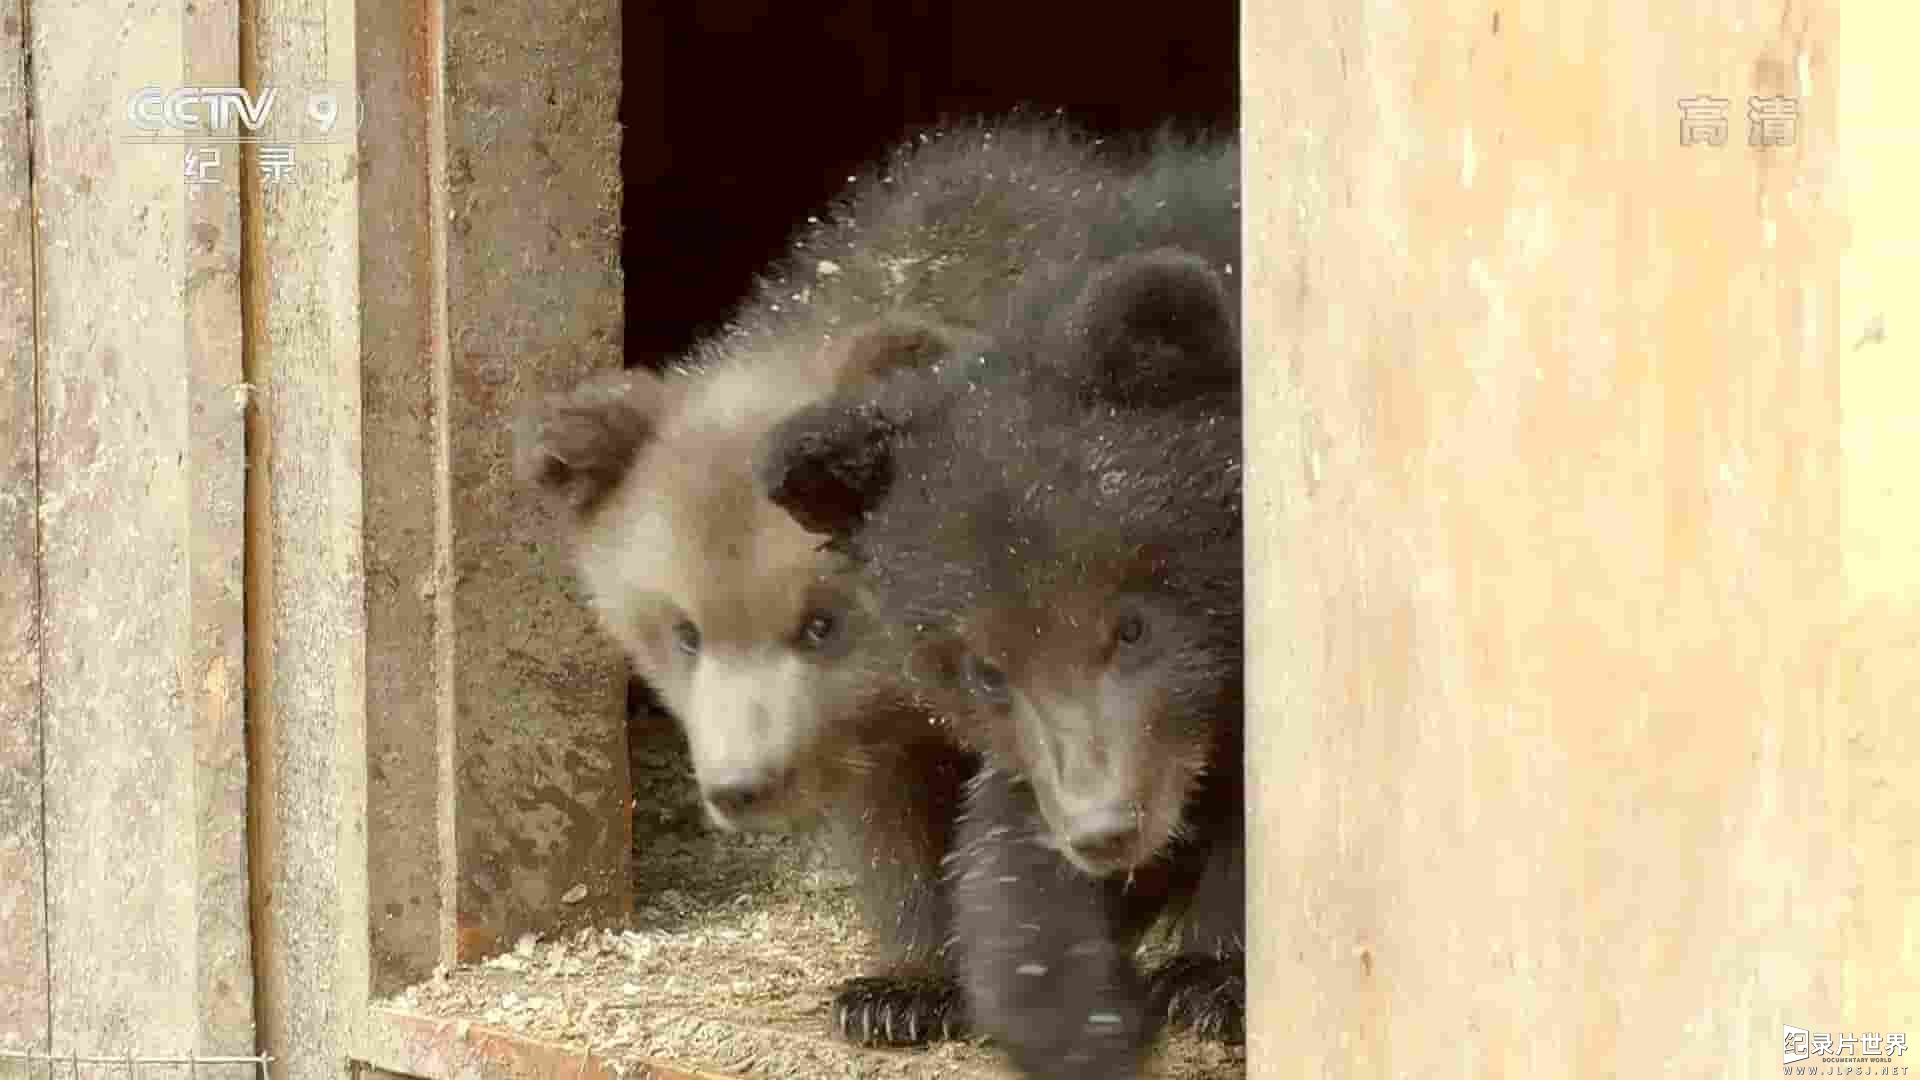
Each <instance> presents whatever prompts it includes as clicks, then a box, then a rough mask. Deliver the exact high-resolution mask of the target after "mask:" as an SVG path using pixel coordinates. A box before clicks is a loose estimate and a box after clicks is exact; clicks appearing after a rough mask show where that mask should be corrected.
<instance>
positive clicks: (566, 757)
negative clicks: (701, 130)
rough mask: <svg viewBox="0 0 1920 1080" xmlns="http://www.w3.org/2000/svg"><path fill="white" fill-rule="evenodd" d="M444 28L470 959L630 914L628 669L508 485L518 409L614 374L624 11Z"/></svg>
mask: <svg viewBox="0 0 1920 1080" xmlns="http://www.w3.org/2000/svg"><path fill="white" fill-rule="evenodd" d="M444 19H445V22H444V24H443V25H444V33H445V38H444V40H445V49H446V52H445V60H444V68H443V71H444V78H445V84H444V99H443V101H442V102H441V103H440V105H441V108H442V113H441V115H443V116H444V119H445V128H444V137H445V143H444V146H445V150H446V158H445V162H446V164H445V185H446V186H445V194H446V214H445V215H444V220H445V221H446V223H447V225H446V228H447V232H446V234H445V245H446V246H445V254H446V283H445V289H446V292H445V303H446V312H447V325H448V327H449V330H448V331H447V335H446V340H445V359H444V361H443V363H444V365H445V367H444V370H445V371H446V390H445V393H446V399H445V410H446V411H445V414H444V416H445V421H444V422H445V434H444V438H445V440H446V447H447V450H446V466H445V477H444V481H443V482H444V484H445V488H444V491H445V495H444V498H445V500H446V507H447V508H446V519H445V533H444V542H445V543H446V544H447V545H448V547H447V552H446V562H445V576H444V577H443V578H442V579H441V580H440V581H439V583H438V588H440V589H441V590H442V591H443V594H444V595H446V599H447V604H448V606H447V608H446V618H448V619H449V620H450V622H449V623H448V624H447V625H446V628H445V629H444V630H443V634H445V635H446V637H445V640H446V649H445V653H444V655H443V661H444V662H445V663H446V664H447V665H449V667H448V669H447V672H448V674H447V680H448V681H447V684H446V692H447V693H448V694H449V695H450V700H449V701H448V703H447V706H446V707H447V708H449V710H450V712H449V713H448V715H449V716H450V718H451V723H452V732H453V739H452V742H451V760H450V761H448V762H447V763H446V764H445V765H444V766H443V767H445V768H447V769H448V773H447V775H448V776H449V777H450V778H451V782H452V785H453V786H452V789H451V794H452V805H451V811H452V815H453V821H452V825H453V828H452V835H453V843H454V845H455V849H456V851H457V860H458V865H457V880H456V881H455V882H454V883H453V889H454V892H455V894H456V895H455V907H456V911H457V923H458V926H457V934H458V952H459V956H460V957H461V958H463V959H465V958H470V957H474V956H477V955H480V954H483V953H485V952H488V951H490V950H493V949H496V948H499V947H504V946H506V945H509V944H511V942H512V940H513V938H514V937H515V936H517V935H518V934H520V933H522V932H525V931H528V930H542V931H546V930H558V929H564V928H566V927H569V926H572V925H576V924H581V923H586V922H591V921H600V920H605V919H608V918H618V917H621V916H623V915H625V914H626V913H627V911H628V910H629V908H630V905H631V881H630V862H631V858H632V855H631V850H630V849H631V847H632V840H631V818H630V815H629V813H628V804H629V801H630V799H631V790H630V785H629V781H628V776H627V756H626V723H625V702H626V689H625V688H626V675H625V666H624V663H623V662H622V660H621V659H620V656H619V654H618V652H617V651H616V650H615V649H614V648H613V647H612V646H611V645H610V644H609V642H608V640H607V639H606V638H605V636H604V635H602V634H601V633H600V631H599V629H598V628H597V627H596V626H595V625H594V624H593V621H592V618H591V616H590V615H589V613H588V612H587V611H586V609H585V607H584V605H582V604H581V602H580V601H579V599H578V598H577V596H575V595H574V590H573V588H572V585H571V577H570V573H569V570H568V568H567V566H566V564H565V561H564V557H563V555H562V553H561V552H560V550H559V546H558V545H557V544H554V543H552V542H551V541H552V539H553V537H554V536H555V535H556V533H555V532H554V530H553V528H552V523H551V521H550V520H549V518H548V515H547V514H546V513H544V512H542V511H541V509H540V508H539V507H538V506H537V505H535V501H534V500H531V499H529V498H528V497H527V495H526V493H525V492H523V491H521V490H519V489H518V487H517V485H516V484H515V482H514V479H513V476H512V470H511V469H510V468H509V467H508V461H509V455H510V453H511V431H510V428H511V424H510V420H511V416H512V414H513V412H514V411H515V410H516V409H517V408H518V407H519V405H520V403H521V402H522V401H524V400H525V399H526V398H527V397H529V396H530V395H537V394H540V393H543V392H545V391H547V390H551V389H556V388H559V387H564V386H568V385H571V384H572V383H573V382H575V381H577V380H578V379H580V378H581V377H583V376H585V375H587V374H589V373H590V372H593V371H597V370H604V369H608V368H616V367H618V366H619V365H620V361H621V353H622V339H623V338H622V335H623V328H622V317H621V312H622V293H621V289H622V284H621V282H622V279H621V271H620V261H619V251H620V249H619V227H620V192H621V187H620V173H619V165H620V156H619V150H620V128H619V118H618V112H619V102H620V5H619V4H618V3H617V2H615V0H584V2H582V3H576V4H569V5H561V6H555V5H551V4H538V3H507V4H495V5H492V6H489V7H486V8H484V9H482V8H477V7H462V6H456V5H446V7H445V10H444ZM576 890H577V891H576ZM569 894H572V895H571V896H569Z"/></svg>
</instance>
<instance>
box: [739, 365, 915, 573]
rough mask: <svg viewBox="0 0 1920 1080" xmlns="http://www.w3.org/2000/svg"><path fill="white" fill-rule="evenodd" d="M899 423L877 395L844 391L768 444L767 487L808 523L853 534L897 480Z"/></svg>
mask: <svg viewBox="0 0 1920 1080" xmlns="http://www.w3.org/2000/svg"><path fill="white" fill-rule="evenodd" d="M900 431H901V428H900V426H899V425H898V424H897V423H896V422H895V420H894V419H893V418H892V417H891V416H889V415H888V412H887V410H886V408H885V407H884V406H882V405H881V404H880V403H878V402H875V401H870V400H858V399H849V398H837V399H831V400H828V401H826V402H823V403H821V404H818V405H814V406H812V407H811V408H807V409H803V410H801V411H800V412H798V413H795V414H794V415H792V416H790V417H788V418H787V419H786V420H785V421H783V422H781V423H780V425H779V426H777V427H775V428H774V429H773V431H772V432H770V433H769V434H768V436H767V440H766V442H765V443H764V444H763V445H762V449H761V458H760V462H759V467H758V479H759V482H760V489H761V491H763V492H765V493H766V496H767V498H769V499H771V500H772V501H773V503H774V504H775V505H776V506H779V507H780V508H781V509H783V510H785V511H786V512H787V513H789V514H791V515H793V519H794V520H795V521H796V522H799V524H800V527H801V528H803V529H805V530H807V531H808V532H811V533H820V534H822V535H825V536H827V537H830V538H832V539H834V540H836V541H843V540H846V539H848V538H849V537H851V536H852V535H853V534H854V533H856V532H858V531H859V529H860V526H861V524H862V523H863V522H864V521H865V520H866V516H867V514H868V513H870V512H872V510H873V509H874V508H875V507H877V506H879V505H880V503H881V501H882V500H884V499H885V498H886V497H887V492H888V490H889V489H890V488H891V487H892V486H893V468H894V463H893V450H894V440H895V439H896V438H898V437H899V435H900Z"/></svg>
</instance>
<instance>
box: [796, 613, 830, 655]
mask: <svg viewBox="0 0 1920 1080" xmlns="http://www.w3.org/2000/svg"><path fill="white" fill-rule="evenodd" d="M839 631H840V620H839V619H836V618H834V617H833V613H832V612H830V611H815V612H812V613H810V614H808V615H807V618H806V620H805V621H804V622H802V623H801V624H800V643H801V644H802V645H806V646H808V647H810V648H816V649H817V648H819V647H820V646H822V645H825V644H826V643H827V642H829V641H832V640H833V636H834V635H835V634H836V633H839Z"/></svg>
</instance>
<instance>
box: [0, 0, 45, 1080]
mask: <svg viewBox="0 0 1920 1080" xmlns="http://www.w3.org/2000/svg"><path fill="white" fill-rule="evenodd" d="M26 30H27V28H26V8H25V5H24V3H23V2H21V0H8V2H6V3H5V4H4V6H3V7H0V566H5V567H7V568H8V569H7V571H6V572H5V573H0V986H4V987H6V988H7V990H6V992H5V993H0V1048H4V1049H13V1050H25V1049H34V1050H40V1051H45V1050H46V1049H47V1038H48V1031H47V924H46V903H45V902H46V887H47V882H46V859H45V838H44V837H43V836H42V833H41V828H40V826H41V809H42V804H41V798H42V795H41V775H40V762H41V756H40V755H41V744H40V733H41V725H40V550H39V542H38V539H37V532H38V530H37V526H36V515H35V507H36V503H37V501H38V486H39V469H38V465H37V459H38V457H39V439H38V433H39V424H38V422H37V417H36V409H35V407H34V401H35V398H36V396H37V394H36V389H35V387H36V383H37V380H36V378H35V369H36V367H37V366H38V365H37V364H36V362H35V355H34V297H35V295H36V289H35V286H34V244H33V186H32V185H33V158H32V144H31V141H30V139H29V135H28V117H27V101H28V96H27V43H26Z"/></svg>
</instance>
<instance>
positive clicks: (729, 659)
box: [519, 122, 1130, 1043]
mask: <svg viewBox="0 0 1920 1080" xmlns="http://www.w3.org/2000/svg"><path fill="white" fill-rule="evenodd" d="M1123 176H1124V173H1123V172H1122V171H1120V167H1119V166H1118V165H1115V164H1113V163H1111V162H1110V161H1108V160H1107V157H1106V155H1105V154H1104V153H1098V152H1096V148H1095V147H1094V145H1093V144H1092V143H1091V142H1089V141H1088V140H1086V139H1082V138H1077V137H1075V136H1073V135H1072V134H1071V133H1070V132H1068V131H1065V130H1063V129H1062V128H1060V127H1059V126H1057V125H1054V124H1050V123H1044V122H1043V123H1020V124H1012V125H995V126H983V127H964V128H958V129H954V130H951V131H947V132H945V133H942V134H938V135H934V136H930V137H925V138H921V139H917V140H915V141H914V142H913V143H911V144H910V145H909V146H907V147H905V148H904V149H902V150H901V151H900V152H899V153H897V154H895V155H894V156H893V157H892V158H891V159H890V160H889V161H888V162H886V164H885V166H884V168H883V169H881V170H878V171H877V172H876V173H875V174H873V175H870V176H868V177H866V178H865V179H863V180H861V181H860V182H858V183H856V184H855V185H854V186H853V187H852V188H851V189H850V190H849V192H848V194H847V196H846V197H845V198H844V199H842V200H841V201H840V202H839V203H837V204H836V205H835V207H834V208H833V209H832V211H831V212H829V213H828V214H826V215H823V220H822V221H821V222H819V223H817V224H816V225H815V226H814V227H812V228H810V229H808V230H806V231H804V232H803V233H802V234H801V235H800V236H799V238H798V239H797V241H796V243H795V246H794V250H793V252H792V254H791V256H790V257H789V258H788V259H786V260H784V261H783V262H782V264H780V265H779V266H777V267H775V268H773V269H772V270H771V271H770V272H769V273H768V274H767V275H766V276H765V278H764V279H763V280H762V281H761V282H760V283H759V286H758V288H757V289H756V291H755V293H754V295H753V297H752V298H751V299H750V300H749V302H748V303H747V304H746V305H745V306H744V307H743V309H742V310H741V312H740V313H739V315H738V316H737V318H736V319H735V320H734V322H733V325H732V326H731V327H730V329H729V331H728V332H727V333H725V334H723V335H720V336H719V337H717V338H715V339H714V340H712V341H709V342H707V343H705V344H703V345H702V346H701V347H700V348H699V349H698V350H697V351H696V355H694V356H692V357H689V358H687V360H686V362H685V363H684V364H682V365H679V366H677V367H675V368H674V369H673V370H671V371H669V372H668V373H667V374H666V375H664V376H656V375H653V374H651V373H649V372H647V371H642V370H636V371H630V372H624V373H621V374H619V375H614V376H608V377H603V378H600V379H596V380H592V381H590V382H588V383H586V384H585V385H582V386H580V387H577V388H574V389H573V390H572V391H570V392H566V393H563V394H560V395H557V396H556V397H554V398H553V399H551V400H550V401H548V402H546V403H544V405H543V406H542V408H540V409H539V410H537V411H535V412H534V413H532V414H531V415H529V416H528V417H527V418H526V420H525V422H524V425H523V429H522V431H521V439H520V444H519V451H520V456H521V466H522V468H523V469H524V471H525V473H526V475H527V476H528V477H529V478H530V482H531V484H532V485H533V486H534V487H536V488H537V489H539V490H543V491H547V492H550V493H552V494H554V495H555V496H557V497H558V498H557V499H556V502H558V504H559V505H560V506H561V507H562V517H563V519H564V522H565V532H566V536H567V542H568V546H569V547H570V548H571V550H572V553H573V563H574V567H575V569H576V571H577V573H578V576H579V579H580V581H581V584H582V585H583V586H584V587H585V590H584V591H585V592H586V594H587V597H588V598H589V601H590V602H591V603H592V604H593V606H594V607H595V609H596V610H597V611H598V612H599V614H600V617H601V623H602V625H603V626H604V627H605V629H606V630H607V631H608V633H609V634H610V635H611V636H613V637H614V638H616V639H617V640H618V641H619V642H620V644H621V645H622V646H623V647H624V649H625V651H626V653H627V655H628V656H629V658H630V659H631V660H632V662H633V666H634V669H635V670H636V671H637V672H638V673H639V674H640V675H641V676H642V677H643V678H644V679H645V680H646V681H647V682H648V683H649V684H651V686H652V687H653V689H654V690H655V691H657V692H658V694H659V696H660V698H661V699H662V701H663V702H664V703H665V704H666V706H667V707H668V709H669V711H671V712H672V714H673V716H674V718H675V720H676V721H677V722H678V723H679V725H680V727H681V729H682V730H683V731H684V732H685V734H686V737H687V743H688V748H689V751H690V756H691V758H692V761H693V767H694V772H695V775H696V777H697V779H698V782H699V784H700V788H701V793H702V795H703V796H704V797H705V802H706V806H707V809H708V812H709V815H710V816H711V818H712V819H713V821H714V823H715V824H716V825H718V826H720V827H723V828H735V829H756V830H766V831H776V830H792V829H799V828H802V827H804V826H809V825H812V824H814V823H815V822H817V821H818V822H823V823H824V824H825V825H826V826H827V827H828V828H829V830H830V832H831V834H832V835H833V837H834V838H835V839H836V840H837V841H838V842H839V847H840V854H841V857H842V859H843V861H844V863H845V864H846V865H847V867H848V868H849V869H850V870H852V872H853V873H854V876H855V878H856V881H857V891H858V892H859V894H860V898H861V901H862V907H863V909H864V910H863V914H864V915H865V918H866V922H867V926H868V929H869V930H870V931H871V932H872V934H873V936H874V937H875V938H876V939H877V940H876V943H877V946H878V951H879V954H880V955H879V956H878V957H877V958H876V962H875V964H874V967H873V969H872V971H873V973H872V974H871V975H869V976H867V977H865V978H860V979H855V980H853V981H851V982H849V983H847V984H844V985H843V986H841V987H840V988H839V992H838V994H837V996H836V998H835V1002H834V1022H835V1024H836V1026H837V1027H838V1028H839V1030H840V1031H841V1033H842V1034H844V1035H846V1036H847V1037H849V1038H851V1039H853V1040H855V1041H858V1042H862V1043H872V1042H880V1043H900V1042H908V1043H911V1042H921V1041H926V1040H927V1039H930V1038H937V1037H940V1036H943V1035H950V1034H954V1033H956V1032H957V1031H958V1030H960V1029H961V1028H962V1023H961V1017H960V1016H959V1014H957V1013H956V1011H955V1005H956V1004H957V1002H958V991H957V987H956V984H955V982H954V980H953V978H952V974H951V972H950V970H949V961H948V958H947V954H946V942H947V940H948V938H949V935H950V932H951V918H950V914H949V894H948V892H947V891H946V890H945V889H944V888H943V887H941V866H942V860H943V858H944V856H945V855H946V854H947V853H948V851H949V849H950V847H951V845H952V843H953V831H954V828H955V818H956V816H957V814H958V813H959V809H960V805H961V800H962V794H961V785H962V783H963V782H964V781H965V780H966V778H967V777H968V776H969V775H970V774H971V772H972V771H973V767H974V761H973V758H972V757H971V756H970V755H968V754H965V753H963V752H961V751H959V750H957V749H956V748H954V747H953V746H952V745H951V743H950V741H949V740H948V739H947V738H945V737H944V736H943V735H942V734H941V732H940V730H939V729H938V727H937V726H935V725H934V724H933V723H932V722H931V721H932V720H934V719H935V718H936V717H934V716H933V715H931V714H929V713H928V712H927V711H926V710H925V709H924V708H920V707H918V706H916V705H915V703H914V702H913V700H912V699H911V697H910V695H909V693H908V692H907V688H905V687H904V686H903V684H902V681H901V679H900V678H899V672H900V670H901V668H902V665H901V664H900V663H898V662H897V661H896V660H894V659H892V658H890V657H888V656H887V655H886V653H885V652H884V649H883V648H882V647H883V646H885V645H886V641H887V639H886V637H885V635H875V634H870V633H868V632H867V630H866V627H867V625H868V624H869V623H871V622H872V620H873V615H872V611H871V608H872V604H871V602H870V598H869V596H868V590H867V587H866V586H865V585H864V584H863V582H862V580H861V579H860V578H859V577H858V576H857V575H855V574H852V573H850V572H849V571H850V567H849V565H848V563H847V560H846V559H845V557H844V556H842V555H840V554H838V553H836V552H832V551H825V550H822V549H821V544H820V540H819V537H817V536H814V535H812V534H810V533H808V532H806V531H804V530H802V529H801V528H800V527H799V526H798V525H797V524H795V522H794V520H793V518H792V517H790V516H789V515H788V514H787V513H786V512H785V511H783V510H782V509H780V508H779V507H777V506H775V505H774V504H772V503H771V502H769V501H768V500H767V499H766V497H765V496H764V494H763V493H761V492H760V491H759V489H758V488H757V486H756V484H755V481H754V478H753V475H752V466H751V463H752V461H753V459H754V455H755V452H756V448H757V447H758V446H759V444H760V440H761V438H762V436H763V435H764V434H765V433H766V432H767V431H768V430H770V429H771V428H772V427H773V426H774V425H775V424H777V423H778V422H780V421H781V420H783V419H785V418H786V417H788V416H790V415H792V414H793V413H794V412H796V411H798V410H800V409H803V408H805V407H807V406H808V405H811V404H814V403H816V402H818V401H821V400H823V399H826V398H828V397H829V396H830V395H832V394H834V393H836V392H839V391H843V390H846V389H847V388H848V387H850V386H855V385H858V384H860V383H861V382H862V381H863V380H865V379H868V378H871V377H873V376H874V375H875V374H876V373H877V372H882V371H885V370H889V369H893V368H897V367H906V368H912V367H914V366H915V365H919V364H922V363H923V362H924V361H925V356H924V355H923V354H924V353H926V352H927V351H928V349H929V348H930V347H931V346H932V345H933V344H935V343H937V342H944V341H946V340H947V339H948V338H949V337H950V336H951V335H950V333H949V331H948V330H947V329H946V327H949V326H961V327H966V326H972V325H975V324H981V323H985V322H986V321H987V320H988V319H989V317H990V316H991V314H992V313H993V312H995V311H997V310H999V309H1001V308H1002V307H1003V306H1004V304H1005V302H1006V293H1007V292H1008V290H1009V289H1010V288H1011V287H1012V284H1013V283H1014V282H1015V281H1017V280H1018V279H1019V278H1020V277H1021V275H1022V273H1023V272H1024V271H1025V269H1026V268H1027V267H1030V266H1050V265H1056V264H1061V263H1070V262H1071V261H1072V260H1073V259H1074V258H1075V257H1076V253H1078V252H1080V251H1082V250H1084V249H1085V236H1086V234H1087V232H1088V230H1089V229H1090V228H1092V227H1093V223H1094V222H1097V221H1100V220H1104V219H1109V218H1114V217H1117V216H1119V215H1120V211H1119V210H1118V209H1117V202H1118V200H1119V199H1120V198H1122V193H1123V191H1126V190H1130V189H1128V188H1127V187H1126V185H1125V184H1124V183H1123V182H1122V179H1123ZM936 324H937V327H936ZM961 336H962V337H963V338H964V336H965V335H961ZM943 347H944V346H943Z"/></svg>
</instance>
